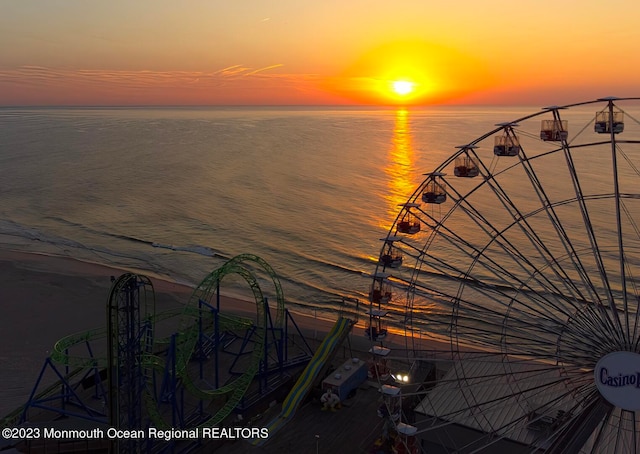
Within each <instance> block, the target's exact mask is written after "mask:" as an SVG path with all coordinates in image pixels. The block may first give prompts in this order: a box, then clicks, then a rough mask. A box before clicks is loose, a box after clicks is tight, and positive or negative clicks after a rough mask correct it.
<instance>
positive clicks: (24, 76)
mask: <svg viewBox="0 0 640 454" xmlns="http://www.w3.org/2000/svg"><path fill="white" fill-rule="evenodd" d="M281 67H283V65H282V64H274V65H269V66H265V67H263V68H251V67H246V66H243V65H233V66H228V67H226V68H221V69H218V70H214V71H151V70H137V71H130V70H108V69H100V70H98V69H74V70H65V69H56V68H47V67H43V66H22V67H20V68H17V69H11V70H0V84H17V85H30V86H33V85H41V86H43V87H46V86H53V85H58V84H61V83H65V84H80V85H100V84H108V85H110V86H113V87H122V88H123V87H130V88H145V87H148V88H151V87H166V88H170V87H176V88H177V87H187V86H194V85H196V84H200V85H202V86H206V87H215V86H219V85H224V84H225V83H226V82H229V81H234V80H239V79H250V78H256V79H258V78H259V79H274V80H283V79H292V80H293V79H295V78H299V77H300V76H299V75H293V74H288V75H287V74H277V73H269V71H271V70H274V69H277V68H281Z"/></svg>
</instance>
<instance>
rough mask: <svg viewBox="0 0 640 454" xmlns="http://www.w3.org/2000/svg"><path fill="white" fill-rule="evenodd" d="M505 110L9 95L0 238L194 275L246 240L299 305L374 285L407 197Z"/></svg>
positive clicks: (24, 246)
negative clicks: (24, 99)
mask: <svg viewBox="0 0 640 454" xmlns="http://www.w3.org/2000/svg"><path fill="white" fill-rule="evenodd" d="M500 113H502V112H501V111H492V110H484V109H475V108H474V109H451V108H443V109H441V110H438V109H435V110H424V111H416V112H413V111H410V112H408V111H406V110H377V109H370V110H353V109H329V108H320V109H312V108H309V109H302V108H244V107H243V108H5V109H1V110H0V137H2V145H1V148H0V193H1V194H2V204H1V205H0V242H2V243H3V245H4V246H6V247H11V248H13V249H19V250H25V251H32V252H39V253H46V254H54V255H62V256H69V257H73V258H77V259H79V260H86V261H91V262H97V263H102V264H106V265H112V266H116V267H123V268H132V269H138V270H145V271H148V272H149V273H152V274H153V275H160V276H163V277H166V278H169V279H171V280H175V281H177V282H180V283H186V284H189V285H192V286H194V285H196V284H198V283H199V282H200V281H201V280H202V279H203V278H204V277H205V276H206V275H207V274H208V273H209V272H210V271H212V270H214V269H215V268H217V267H218V266H220V265H221V264H222V263H224V261H225V260H227V259H229V258H231V257H233V256H235V255H237V254H241V253H250V254H255V255H257V256H259V257H261V258H263V259H264V260H266V261H267V262H268V263H269V264H270V265H271V266H272V267H273V268H274V269H275V271H276V273H277V274H278V276H279V278H280V280H281V281H282V284H283V289H284V292H285V297H286V298H287V301H288V302H290V303H291V304H293V305H300V306H316V305H320V306H322V305H324V304H325V303H326V302H327V301H332V300H335V299H336V297H340V296H344V295H347V296H354V297H363V296H364V297H366V293H367V292H368V286H369V282H368V278H366V277H365V276H364V275H366V274H368V273H371V271H372V268H373V267H374V265H375V261H376V260H377V255H378V253H379V249H380V246H381V242H380V238H382V237H384V236H385V235H386V233H387V230H388V228H389V227H390V226H391V223H392V221H393V217H394V211H395V210H396V209H397V207H396V205H397V204H398V203H402V202H403V201H405V200H406V199H407V197H408V196H409V195H410V193H411V192H412V191H413V189H414V187H415V186H417V184H418V183H419V182H420V181H421V180H422V173H424V172H426V171H429V170H430V169H431V168H432V167H434V166H435V165H436V164H437V163H438V162H439V161H441V160H442V159H443V158H444V157H446V156H447V155H449V154H451V153H452V152H453V151H455V148H454V145H456V144H458V142H459V141H460V140H461V139H460V134H461V132H460V131H465V132H464V134H465V135H467V136H468V137H473V135H474V134H478V133H480V132H482V130H483V128H486V125H487V124H489V125H491V124H493V123H494V122H495V121H496V120H497V119H498V118H499V117H500ZM454 132H455V134H454ZM394 181H395V182H396V183H393V182H394ZM398 182H399V183H398ZM231 290H233V289H231ZM236 290H240V289H236Z"/></svg>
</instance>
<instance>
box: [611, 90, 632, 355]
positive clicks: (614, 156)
mask: <svg viewBox="0 0 640 454" xmlns="http://www.w3.org/2000/svg"><path fill="white" fill-rule="evenodd" d="M609 131H610V134H611V162H612V165H613V191H614V194H615V205H616V227H617V232H618V254H619V257H618V260H619V261H620V279H621V283H622V304H623V307H624V313H625V317H624V319H625V324H626V329H627V344H629V341H630V339H631V329H630V326H629V299H628V297H627V278H626V272H625V269H624V263H625V258H624V245H623V241H622V215H621V210H620V180H619V178H618V158H617V153H616V135H615V131H614V128H613V100H609ZM628 346H629V345H627V347H628Z"/></svg>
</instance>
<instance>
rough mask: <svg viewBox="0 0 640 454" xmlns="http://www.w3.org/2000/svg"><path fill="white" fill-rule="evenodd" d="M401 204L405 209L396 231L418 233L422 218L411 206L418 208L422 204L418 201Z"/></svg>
mask: <svg viewBox="0 0 640 454" xmlns="http://www.w3.org/2000/svg"><path fill="white" fill-rule="evenodd" d="M399 206H401V207H404V209H405V211H404V215H403V216H402V219H401V220H400V221H399V222H398V224H397V225H396V231H397V232H399V233H405V234H408V235H413V234H415V233H418V232H419V231H420V220H419V219H418V218H417V217H416V215H415V214H413V213H412V212H411V208H417V207H419V206H420V205H419V204H417V203H402V204H400V205H399Z"/></svg>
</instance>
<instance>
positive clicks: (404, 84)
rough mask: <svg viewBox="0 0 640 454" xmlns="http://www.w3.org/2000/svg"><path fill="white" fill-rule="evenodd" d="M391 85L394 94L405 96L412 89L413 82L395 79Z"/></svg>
mask: <svg viewBox="0 0 640 454" xmlns="http://www.w3.org/2000/svg"><path fill="white" fill-rule="evenodd" d="M391 87H392V88H393V92H394V93H395V94H397V95H399V96H406V95H408V94H410V93H411V92H412V91H413V89H414V87H415V84H414V83H413V82H409V81H408V80H396V81H393V82H392V84H391Z"/></svg>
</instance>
